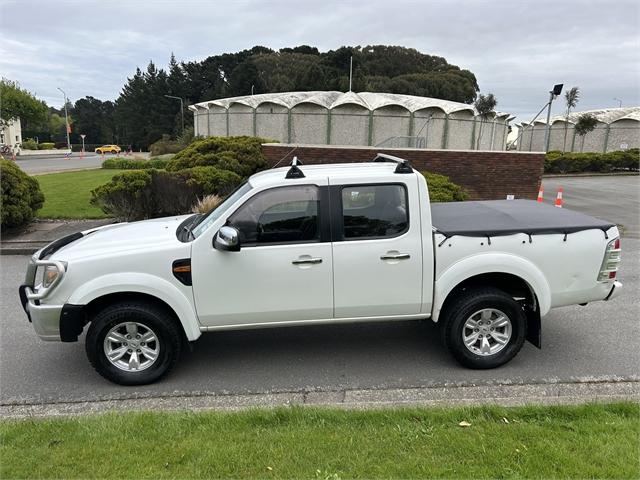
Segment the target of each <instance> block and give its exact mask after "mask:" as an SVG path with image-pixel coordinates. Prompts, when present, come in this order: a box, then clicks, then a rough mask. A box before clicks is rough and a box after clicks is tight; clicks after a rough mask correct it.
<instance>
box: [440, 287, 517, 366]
mask: <svg viewBox="0 0 640 480" xmlns="http://www.w3.org/2000/svg"><path fill="white" fill-rule="evenodd" d="M443 314H444V318H441V319H440V322H441V326H440V328H441V334H442V339H443V341H444V344H445V346H446V347H447V349H448V350H449V351H450V352H451V353H452V355H453V356H454V357H455V359H456V360H458V362H460V363H461V364H462V365H464V366H466V367H469V368H474V369H486V368H495V367H499V366H500V365H503V364H505V363H507V362H508V361H509V360H511V359H512V358H513V357H515V356H516V355H517V353H518V352H519V351H520V349H521V348H522V345H523V344H524V340H525V336H526V328H527V325H526V317H525V314H524V311H523V309H522V307H521V306H520V304H518V302H516V301H515V300H514V299H513V298H512V297H511V296H510V295H508V294H507V293H505V292H503V291H502V290H499V289H497V288H477V289H470V290H468V291H465V292H464V293H463V294H462V295H460V296H459V297H458V298H457V299H456V300H454V301H453V303H452V304H451V305H450V306H449V307H448V308H447V309H446V311H445V312H443Z"/></svg>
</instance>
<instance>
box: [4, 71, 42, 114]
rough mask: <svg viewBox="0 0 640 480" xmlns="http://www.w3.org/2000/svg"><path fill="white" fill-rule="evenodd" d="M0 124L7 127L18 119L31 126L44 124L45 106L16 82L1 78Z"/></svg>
mask: <svg viewBox="0 0 640 480" xmlns="http://www.w3.org/2000/svg"><path fill="white" fill-rule="evenodd" d="M0 103H1V108H0V123H2V124H3V125H7V124H9V123H11V122H12V121H14V120H17V119H18V118H20V119H21V120H23V121H25V122H31V123H33V124H36V123H41V122H44V121H45V120H46V118H47V104H46V103H44V102H43V101H42V100H38V99H37V98H36V97H35V96H33V95H32V94H31V93H29V92H28V91H26V90H23V89H22V88H20V85H19V84H18V82H14V81H11V80H7V79H6V78H3V79H2V80H0Z"/></svg>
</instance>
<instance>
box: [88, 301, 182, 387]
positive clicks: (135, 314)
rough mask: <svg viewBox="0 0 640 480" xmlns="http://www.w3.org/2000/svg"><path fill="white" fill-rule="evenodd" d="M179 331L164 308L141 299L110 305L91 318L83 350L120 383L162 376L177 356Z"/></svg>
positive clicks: (103, 372) (109, 377)
mask: <svg viewBox="0 0 640 480" xmlns="http://www.w3.org/2000/svg"><path fill="white" fill-rule="evenodd" d="M180 347H181V334H180V331H179V330H178V327H177V326H176V324H175V322H174V320H173V318H172V317H171V315H170V314H169V312H167V311H166V310H165V309H163V308H161V307H159V306H157V305H155V304H153V303H147V302H142V301H128V302H122V303H117V304H113V305H110V306H108V307H106V308H105V309H103V310H101V311H100V312H99V313H98V314H97V315H96V316H95V317H94V318H93V320H92V322H91V326H90V328H89V331H88V332H87V338H86V341H85V349H86V352H87V357H88V358H89V362H90V363H91V365H92V366H93V368H94V369H95V370H96V371H97V372H98V373H99V374H100V375H102V376H103V377H104V378H106V379H107V380H110V381H112V382H114V383H118V384H120V385H145V384H148V383H153V382H155V381H157V380H159V379H160V378H162V377H163V376H165V375H166V374H167V373H169V371H170V370H171V369H172V368H173V366H174V365H175V364H176V362H177V361H178V358H179V356H180Z"/></svg>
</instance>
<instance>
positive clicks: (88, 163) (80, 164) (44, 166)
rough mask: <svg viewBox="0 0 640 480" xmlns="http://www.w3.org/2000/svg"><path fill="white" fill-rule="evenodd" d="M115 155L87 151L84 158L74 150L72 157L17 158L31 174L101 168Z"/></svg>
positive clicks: (145, 155) (17, 161)
mask: <svg viewBox="0 0 640 480" xmlns="http://www.w3.org/2000/svg"><path fill="white" fill-rule="evenodd" d="M113 156H114V155H105V156H104V157H102V155H96V154H95V153H93V152H87V153H86V154H85V156H84V158H80V153H78V152H74V153H73V154H72V155H71V157H70V158H67V157H64V156H60V155H38V156H32V157H25V156H20V157H18V159H17V160H16V163H17V164H18V166H19V167H20V168H21V169H22V170H24V171H25V172H27V173H28V174H30V175H37V174H41V173H53V172H63V171H65V170H82V169H85V168H100V165H102V162H103V161H104V159H105V158H111V157H113ZM140 156H142V157H145V158H146V157H147V156H148V154H146V153H136V154H135V157H140Z"/></svg>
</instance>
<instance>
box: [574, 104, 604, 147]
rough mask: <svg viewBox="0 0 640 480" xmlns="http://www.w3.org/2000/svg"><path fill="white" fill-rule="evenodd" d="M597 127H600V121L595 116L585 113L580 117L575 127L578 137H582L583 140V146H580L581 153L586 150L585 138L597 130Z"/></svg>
mask: <svg viewBox="0 0 640 480" xmlns="http://www.w3.org/2000/svg"><path fill="white" fill-rule="evenodd" d="M596 125H598V119H597V118H596V117H595V115H592V114H590V113H583V114H582V115H580V116H579V117H578V121H577V122H576V124H575V126H574V127H573V128H574V129H575V131H576V133H577V134H578V135H580V137H581V139H582V144H581V146H580V151H582V150H583V149H584V137H585V135H587V133H589V132H592V131H593V130H595V128H596Z"/></svg>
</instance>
